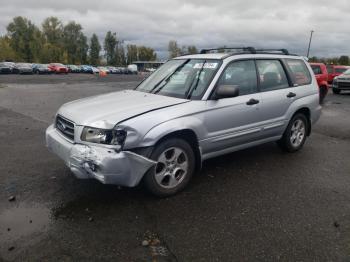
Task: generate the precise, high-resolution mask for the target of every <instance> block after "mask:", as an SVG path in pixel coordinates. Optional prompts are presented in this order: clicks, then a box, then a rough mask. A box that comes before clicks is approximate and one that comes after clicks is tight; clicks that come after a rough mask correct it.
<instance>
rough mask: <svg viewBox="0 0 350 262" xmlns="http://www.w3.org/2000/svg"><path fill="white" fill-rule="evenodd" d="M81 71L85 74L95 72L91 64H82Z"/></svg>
mask: <svg viewBox="0 0 350 262" xmlns="http://www.w3.org/2000/svg"><path fill="white" fill-rule="evenodd" d="M81 72H82V73H85V74H93V73H94V72H93V70H92V66H90V65H82V66H81Z"/></svg>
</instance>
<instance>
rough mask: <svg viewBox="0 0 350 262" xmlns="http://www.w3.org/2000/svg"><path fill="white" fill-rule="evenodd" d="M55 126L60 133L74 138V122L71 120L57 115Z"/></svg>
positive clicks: (71, 138)
mask: <svg viewBox="0 0 350 262" xmlns="http://www.w3.org/2000/svg"><path fill="white" fill-rule="evenodd" d="M55 126H56V128H57V130H58V131H59V132H60V133H61V134H62V135H64V136H65V137H67V138H69V139H70V140H74V123H73V122H72V121H70V120H68V119H66V118H64V117H62V116H60V115H57V117H56V123H55Z"/></svg>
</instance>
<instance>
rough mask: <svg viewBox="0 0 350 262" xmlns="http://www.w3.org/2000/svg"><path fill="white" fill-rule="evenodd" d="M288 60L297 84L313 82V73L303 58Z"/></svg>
mask: <svg viewBox="0 0 350 262" xmlns="http://www.w3.org/2000/svg"><path fill="white" fill-rule="evenodd" d="M286 62H287V65H288V67H289V68H290V71H291V72H292V78H293V82H294V83H295V84H297V85H300V86H302V85H309V84H311V75H310V72H309V69H308V68H307V66H306V65H305V62H304V61H303V60H300V59H286Z"/></svg>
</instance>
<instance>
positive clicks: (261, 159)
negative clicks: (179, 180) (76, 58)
mask: <svg viewBox="0 0 350 262" xmlns="http://www.w3.org/2000/svg"><path fill="white" fill-rule="evenodd" d="M141 79H142V78H141V77H138V76H118V75H114V76H112V75H111V76H107V77H105V78H99V77H96V76H89V75H68V76H56V75H53V76H12V75H9V76H0V139H1V142H0V261H1V260H5V261H7V260H9V261H12V260H16V261H24V260H25V261H77V260H82V261H96V260H99V261H110V260H113V261H255V260H259V261H277V260H281V261H349V260H350V222H349V221H350V161H349V160H350V93H349V94H342V95H338V96H334V95H333V94H330V95H329V96H328V97H327V99H326V102H325V105H324V108H323V113H322V117H321V120H320V121H319V122H318V124H317V125H316V126H315V128H314V130H313V134H312V136H311V137H310V138H309V139H308V140H307V142H306V144H305V147H304V149H303V150H302V151H301V152H298V153H295V154H286V153H282V152H281V151H280V150H279V148H278V147H277V146H276V145H275V144H274V143H270V144H266V145H262V146H259V147H257V148H252V149H248V150H244V151H241V152H236V153H232V154H229V155H226V156H223V157H218V158H215V159H212V160H209V161H207V162H205V163H204V166H203V170H202V171H201V173H200V174H199V175H197V176H196V177H195V178H194V179H193V181H192V183H191V184H190V186H189V187H188V188H187V189H186V190H185V191H184V192H183V193H181V194H179V195H177V196H175V197H172V198H168V199H156V198H154V197H152V196H150V195H148V194H147V193H146V192H145V191H144V190H143V189H142V187H138V188H134V189H128V188H119V187H117V186H106V185H102V184H100V183H99V182H97V181H94V180H84V181H83V180H77V179H75V178H74V177H73V176H72V174H71V173H70V172H69V171H68V169H67V168H66V167H65V165H64V164H63V162H62V161H61V160H59V159H58V158H57V157H55V156H54V155H52V154H51V153H49V152H48V151H47V149H46V148H45V141H44V132H45V129H46V127H47V126H48V125H49V124H50V123H51V122H52V120H53V117H54V114H55V112H56V110H57V109H58V107H59V106H60V105H61V104H62V103H64V102H67V101H70V100H74V99H78V98H81V97H86V96H90V95H94V94H100V93H106V92H111V91H117V90H121V89H126V88H132V87H134V86H136V85H137V83H138V82H140V81H141ZM10 196H15V200H14V201H9V200H8V198H9V197H10ZM144 239H150V240H151V245H150V246H148V247H143V246H142V241H143V240H144ZM152 259H153V260H152Z"/></svg>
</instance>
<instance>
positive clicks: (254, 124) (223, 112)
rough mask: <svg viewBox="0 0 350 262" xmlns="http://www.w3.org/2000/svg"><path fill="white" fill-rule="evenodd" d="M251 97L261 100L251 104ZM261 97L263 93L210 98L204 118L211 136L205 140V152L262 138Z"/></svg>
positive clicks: (203, 148)
mask: <svg viewBox="0 0 350 262" xmlns="http://www.w3.org/2000/svg"><path fill="white" fill-rule="evenodd" d="M250 99H256V100H259V103H258V104H254V105H247V102H248V101H249V100H250ZM260 101H261V98H260V94H251V95H245V96H240V97H235V98H226V99H220V100H213V101H207V111H206V112H205V114H204V115H203V121H204V124H205V126H206V128H207V130H206V131H207V134H208V136H207V138H206V139H205V141H203V145H202V150H203V153H204V154H206V153H208V152H215V151H220V150H223V149H227V148H230V147H234V146H237V145H240V144H244V143H248V142H253V141H256V140H259V139H260V137H261V127H260V125H259V122H260V119H261V116H260V110H259V108H260Z"/></svg>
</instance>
